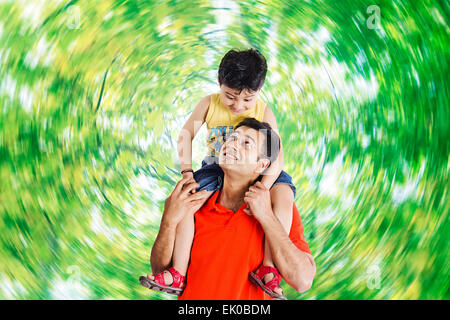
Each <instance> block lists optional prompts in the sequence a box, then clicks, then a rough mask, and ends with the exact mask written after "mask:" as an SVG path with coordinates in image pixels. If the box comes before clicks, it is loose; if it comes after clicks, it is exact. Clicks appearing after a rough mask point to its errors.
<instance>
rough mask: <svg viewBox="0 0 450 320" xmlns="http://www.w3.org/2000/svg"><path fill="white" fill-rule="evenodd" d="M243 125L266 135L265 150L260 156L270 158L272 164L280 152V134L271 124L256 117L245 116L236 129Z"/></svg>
mask: <svg viewBox="0 0 450 320" xmlns="http://www.w3.org/2000/svg"><path fill="white" fill-rule="evenodd" d="M243 126H245V127H249V128H252V129H255V130H257V131H258V132H261V133H262V134H263V135H264V143H263V150H262V154H261V155H260V157H264V158H267V159H269V160H270V164H272V163H273V162H274V161H275V160H276V159H277V156H278V153H279V152H280V148H281V140H280V136H279V135H278V134H277V133H276V132H275V131H274V130H273V129H272V127H271V126H270V124H268V123H267V122H261V121H258V120H256V119H255V118H245V119H244V120H242V121H241V122H239V123H238V125H237V126H236V127H235V128H234V130H236V129H237V128H239V127H243ZM269 166H270V165H269Z"/></svg>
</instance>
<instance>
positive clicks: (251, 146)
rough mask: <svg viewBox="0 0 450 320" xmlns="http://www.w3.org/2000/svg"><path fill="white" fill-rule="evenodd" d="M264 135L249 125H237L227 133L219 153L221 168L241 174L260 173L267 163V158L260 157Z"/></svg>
mask: <svg viewBox="0 0 450 320" xmlns="http://www.w3.org/2000/svg"><path fill="white" fill-rule="evenodd" d="M263 143H264V135H263V133H261V132H258V131H257V130H255V129H252V128H249V127H245V126H242V127H239V128H237V129H236V130H235V131H234V132H233V133H232V134H230V135H228V136H227V138H226V140H225V142H224V143H223V145H222V148H221V149H220V153H219V165H220V167H221V168H222V169H224V170H226V169H230V170H233V171H236V170H238V171H239V172H241V173H242V174H245V175H252V174H255V173H258V174H260V173H261V172H262V171H263V170H264V169H265V167H267V166H268V165H269V160H268V159H266V158H264V157H261V158H260V155H261V151H262V148H263Z"/></svg>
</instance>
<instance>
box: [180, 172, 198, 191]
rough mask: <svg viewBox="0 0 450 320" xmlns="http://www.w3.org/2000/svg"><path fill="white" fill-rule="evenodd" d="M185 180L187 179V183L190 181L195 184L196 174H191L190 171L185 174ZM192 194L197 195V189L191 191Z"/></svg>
mask: <svg viewBox="0 0 450 320" xmlns="http://www.w3.org/2000/svg"><path fill="white" fill-rule="evenodd" d="M183 179H186V181H189V182H191V181H193V182H195V179H194V173H193V172H190V171H189V172H185V173H183ZM190 193H195V189H192V191H190Z"/></svg>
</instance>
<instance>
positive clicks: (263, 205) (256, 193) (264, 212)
mask: <svg viewBox="0 0 450 320" xmlns="http://www.w3.org/2000/svg"><path fill="white" fill-rule="evenodd" d="M244 201H245V203H247V208H246V209H244V212H245V213H247V214H249V215H253V216H254V217H255V218H256V219H257V220H258V221H261V219H264V218H266V217H268V216H270V215H273V211H272V203H271V200H270V191H269V189H268V188H267V187H266V186H265V185H264V184H263V183H261V182H260V181H258V182H256V183H255V184H254V185H253V186H251V187H250V188H249V189H248V191H247V192H246V193H245V197H244Z"/></svg>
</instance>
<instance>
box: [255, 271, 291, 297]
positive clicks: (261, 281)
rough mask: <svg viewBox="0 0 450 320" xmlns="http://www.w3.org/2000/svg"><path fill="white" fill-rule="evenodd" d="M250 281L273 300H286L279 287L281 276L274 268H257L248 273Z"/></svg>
mask: <svg viewBox="0 0 450 320" xmlns="http://www.w3.org/2000/svg"><path fill="white" fill-rule="evenodd" d="M249 277H250V280H251V281H252V282H253V283H255V284H256V285H257V286H258V287H260V288H261V289H262V290H263V291H264V292H265V293H267V294H268V295H269V296H270V297H272V298H273V299H275V300H287V299H286V297H285V296H284V295H283V290H282V289H281V287H280V281H281V276H280V274H279V273H278V270H277V269H276V268H274V267H268V266H263V265H261V266H259V268H258V269H257V270H256V272H250V274H249Z"/></svg>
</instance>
